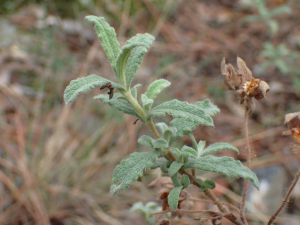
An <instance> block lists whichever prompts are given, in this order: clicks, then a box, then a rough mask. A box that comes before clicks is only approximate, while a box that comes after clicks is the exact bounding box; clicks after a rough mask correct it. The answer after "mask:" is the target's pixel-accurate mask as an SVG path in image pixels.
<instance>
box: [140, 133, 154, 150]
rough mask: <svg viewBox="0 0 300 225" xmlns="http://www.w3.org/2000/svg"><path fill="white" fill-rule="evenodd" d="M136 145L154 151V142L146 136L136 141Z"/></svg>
mask: <svg viewBox="0 0 300 225" xmlns="http://www.w3.org/2000/svg"><path fill="white" fill-rule="evenodd" d="M138 143H139V144H141V145H145V146H147V147H148V148H151V149H154V143H155V140H154V139H153V138H152V137H149V136H147V135H143V136H142V137H140V138H139V139H138Z"/></svg>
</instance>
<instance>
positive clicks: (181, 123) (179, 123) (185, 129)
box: [170, 118, 200, 145]
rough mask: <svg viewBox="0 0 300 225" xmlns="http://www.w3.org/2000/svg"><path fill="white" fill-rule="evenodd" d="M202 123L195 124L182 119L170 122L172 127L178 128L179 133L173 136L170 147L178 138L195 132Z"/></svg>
mask: <svg viewBox="0 0 300 225" xmlns="http://www.w3.org/2000/svg"><path fill="white" fill-rule="evenodd" d="M199 124H200V123H195V122H191V121H188V120H186V119H182V118H175V119H173V120H172V121H171V122H170V126H171V127H174V128H176V130H177V132H176V134H175V135H173V136H171V140H170V145H171V144H172V143H174V142H175V141H176V140H177V139H178V138H180V137H182V136H183V135H186V134H188V133H189V132H190V131H192V130H195V129H196V128H197V127H198V126H199Z"/></svg>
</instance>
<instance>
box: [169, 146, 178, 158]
mask: <svg viewBox="0 0 300 225" xmlns="http://www.w3.org/2000/svg"><path fill="white" fill-rule="evenodd" d="M170 151H171V152H172V154H173V155H175V156H176V157H177V158H178V157H179V155H180V150H179V149H178V148H174V147H171V148H170Z"/></svg>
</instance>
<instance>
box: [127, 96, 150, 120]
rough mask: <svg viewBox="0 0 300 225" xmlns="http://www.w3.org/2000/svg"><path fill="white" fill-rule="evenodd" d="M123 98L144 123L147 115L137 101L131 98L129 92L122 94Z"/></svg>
mask: <svg viewBox="0 0 300 225" xmlns="http://www.w3.org/2000/svg"><path fill="white" fill-rule="evenodd" d="M123 96H124V97H125V98H126V99H127V101H128V102H129V103H130V104H131V105H132V106H133V108H134V109H135V111H136V113H137V114H138V115H139V116H140V117H141V118H142V119H143V122H144V123H145V122H146V118H147V115H146V113H145V111H144V109H143V108H142V107H141V106H140V104H139V103H138V102H137V100H136V99H135V98H134V97H133V96H132V94H131V92H130V91H128V92H126V93H123Z"/></svg>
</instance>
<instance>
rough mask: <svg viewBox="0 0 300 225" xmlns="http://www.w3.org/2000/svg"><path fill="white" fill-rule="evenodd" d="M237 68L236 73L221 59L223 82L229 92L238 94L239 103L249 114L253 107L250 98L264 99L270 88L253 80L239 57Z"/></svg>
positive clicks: (265, 83)
mask: <svg viewBox="0 0 300 225" xmlns="http://www.w3.org/2000/svg"><path fill="white" fill-rule="evenodd" d="M237 66H238V71H236V69H235V68H234V67H233V66H232V65H231V64H226V61H225V58H223V60H222V62H221V72H222V75H223V80H224V83H225V85H226V86H227V87H228V89H229V90H233V91H235V92H236V93H237V94H238V96H239V98H240V103H241V104H244V105H245V107H246V109H247V110H248V112H249V113H250V112H251V111H253V110H254V106H255V105H254V103H253V102H252V97H254V98H255V99H256V100H260V99H262V98H266V97H267V93H268V91H269V90H270V87H269V85H268V83H267V82H265V81H262V80H260V79H256V78H254V77H253V76H252V72H251V70H250V69H249V68H248V67H247V65H246V63H245V61H244V60H243V59H241V58H240V57H237Z"/></svg>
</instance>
